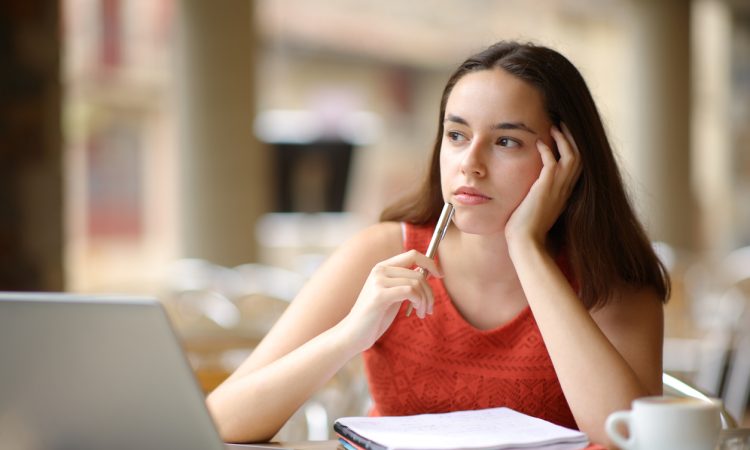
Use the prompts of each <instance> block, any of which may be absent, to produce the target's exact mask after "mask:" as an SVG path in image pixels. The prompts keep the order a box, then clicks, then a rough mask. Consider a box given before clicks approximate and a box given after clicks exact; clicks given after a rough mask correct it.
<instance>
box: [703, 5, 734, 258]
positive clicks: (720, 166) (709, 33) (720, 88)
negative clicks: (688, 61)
mask: <svg viewBox="0 0 750 450" xmlns="http://www.w3.org/2000/svg"><path fill="white" fill-rule="evenodd" d="M693 27H694V28H693V29H694V30H695V33H693V49H694V53H693V55H694V60H693V77H694V78H693V80H694V83H693V86H694V88H693V95H694V103H693V127H692V131H693V149H694V150H693V155H694V158H695V159H694V160H693V173H694V174H695V180H696V186H699V188H698V189H696V195H697V198H698V201H699V204H700V206H701V211H702V213H703V214H702V218H701V223H702V234H703V239H704V242H705V243H706V244H707V246H708V248H709V249H710V250H711V251H712V253H714V254H715V255H722V254H724V253H725V252H728V251H730V250H732V247H733V246H734V245H735V238H736V232H735V230H734V224H735V223H736V222H735V220H734V219H735V217H734V208H733V207H734V205H733V202H732V200H733V199H734V198H735V193H734V192H733V191H734V187H735V186H737V180H736V179H735V176H734V174H735V173H737V172H736V171H735V168H734V167H733V162H734V161H733V160H734V158H733V149H732V115H731V104H732V98H731V70H732V56H731V54H732V27H733V26H732V11H731V8H730V5H729V4H728V3H727V2H726V1H724V0H697V1H694V2H693Z"/></svg>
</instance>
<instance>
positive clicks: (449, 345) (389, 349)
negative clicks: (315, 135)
mask: <svg viewBox="0 0 750 450" xmlns="http://www.w3.org/2000/svg"><path fill="white" fill-rule="evenodd" d="M444 202H450V203H452V204H453V205H454V206H455V214H454V217H453V223H452V224H451V226H450V227H449V229H448V231H447V233H446V235H445V238H444V239H443V241H442V243H441V245H440V247H439V250H438V255H437V258H436V259H435V260H431V259H429V258H427V257H426V256H425V255H424V252H425V250H426V247H427V244H428V242H429V239H430V237H431V235H432V231H433V229H434V226H435V222H436V221H437V218H438V215H439V214H440V211H441V209H442V206H443V204H444ZM415 267H422V268H424V269H426V271H427V276H426V277H425V276H423V275H421V274H420V273H419V272H418V271H416V270H414V268H415ZM668 295H669V280H668V277H667V274H666V272H665V270H664V267H663V266H662V264H661V263H660V262H659V260H658V259H657V257H656V256H655V254H654V252H653V251H652V249H651V246H650V243H649V241H648V239H647V237H646V236H645V234H644V232H643V230H642V228H641V226H640V225H639V223H638V221H637V219H636V218H635V215H634V213H633V211H632V208H631V206H630V205H629V203H628V199H627V196H626V194H625V190H624V188H623V184H622V181H621V177H620V175H619V172H618V169H617V166H616V163H615V159H614V156H613V153H612V149H611V147H610V145H609V143H608V141H607V137H606V135H605V132H604V128H603V126H602V123H601V119H600V117H599V114H598V112H597V109H596V106H595V105H594V102H593V99H592V97H591V94H590V92H589V91H588V88H587V87H586V84H585V82H584V80H583V78H582V77H581V75H580V74H579V72H578V71H577V70H576V68H575V67H574V66H573V65H572V64H571V63H570V62H569V61H568V60H567V59H565V58H564V57H563V56H562V55H560V54H559V53H557V52H555V51H553V50H550V49H548V48H545V47H541V46H534V45H528V44H519V43H514V42H500V43H498V44H495V45H493V46H491V47H489V48H488V49H486V50H485V51H482V52H481V53H478V54H476V55H474V56H471V57H470V58H469V59H467V60H466V61H465V62H464V63H463V64H462V65H461V66H460V67H459V68H458V69H457V70H456V71H455V73H454V74H453V75H452V76H451V77H450V79H449V81H448V83H447V85H446V87H445V90H444V92H443V97H442V102H441V105H440V116H439V123H438V135H437V139H436V142H435V146H434V151H433V155H432V160H431V164H430V169H429V174H428V177H427V178H426V180H425V182H424V184H423V185H422V187H421V189H420V190H419V191H418V192H416V193H415V195H413V196H412V197H410V198H408V199H406V200H402V201H401V202H399V203H397V204H395V205H394V206H392V207H390V208H388V209H387V210H386V211H385V212H384V213H383V216H382V222H380V223H378V224H376V225H374V226H372V227H370V228H367V229H366V230H364V231H363V232H361V233H360V234H359V235H357V236H356V237H354V238H353V239H352V240H351V241H350V242H348V243H347V244H345V245H344V246H343V247H342V248H341V249H339V250H337V251H336V252H335V253H334V254H333V255H332V256H331V257H330V258H329V260H328V261H327V262H326V263H325V264H324V265H323V266H322V267H321V268H320V270H319V271H318V272H317V273H316V275H315V276H313V277H312V278H311V279H310V281H309V282H308V283H307V285H306V286H305V288H304V289H303V290H302V291H301V292H300V294H299V296H298V297H297V298H296V299H295V300H294V302H292V303H291V305H290V306H289V308H288V310H287V311H286V312H285V313H284V315H283V316H282V317H281V319H280V320H279V321H278V322H277V323H276V325H275V326H274V328H273V329H272V330H271V331H270V333H269V334H268V336H266V338H265V339H264V340H263V342H262V343H261V344H260V345H259V346H258V348H257V349H255V350H254V351H253V353H252V354H251V355H250V357H249V358H248V360H247V361H245V362H244V363H243V364H242V366H241V367H240V368H239V369H238V370H237V371H236V372H235V373H234V374H232V375H231V376H230V377H229V378H228V379H227V380H226V381H225V382H224V383H223V384H222V385H221V386H220V387H219V388H217V389H216V390H215V391H214V392H213V393H212V394H211V395H210V396H209V398H208V405H209V408H210V410H211V412H212V413H213V415H214V418H215V419H216V421H217V423H218V426H219V429H220V432H221V434H222V436H223V437H224V438H225V439H226V440H229V441H263V440H268V439H270V438H271V437H272V436H273V435H274V434H275V433H276V432H277V431H278V430H279V428H280V427H281V426H282V425H283V424H284V423H285V421H286V420H287V419H288V418H289V417H290V416H291V414H292V413H293V412H294V411H296V409H297V408H298V407H299V406H301V405H302V404H303V403H304V402H305V401H306V400H307V399H308V398H309V397H310V396H311V395H312V394H313V393H314V392H315V391H316V390H317V389H318V388H320V387H321V386H322V385H323V384H324V383H325V382H326V381H328V380H329V379H330V378H331V377H332V376H333V375H334V374H335V373H336V371H337V370H338V369H339V368H341V367H342V366H343V365H344V364H345V363H346V362H347V361H348V360H349V359H350V358H352V357H353V356H355V355H357V354H359V353H361V352H364V361H365V367H366V371H367V375H368V382H369V386H370V390H371V394H372V397H373V401H374V408H373V411H372V412H371V413H372V414H375V415H406V414H415V413H425V412H444V411H452V410H464V409H478V408H488V407H495V406H508V407H511V408H513V409H516V410H518V411H521V412H524V413H526V414H530V415H534V416H537V417H541V418H543V419H546V420H550V421H552V422H555V423H558V424H561V425H564V426H567V427H575V428H579V429H580V430H582V431H584V432H585V433H587V434H588V435H589V437H590V439H591V440H592V441H593V442H598V443H605V442H606V437H605V433H604V426H603V424H604V421H605V419H606V417H607V415H608V414H609V413H611V412H612V411H615V410H618V409H626V408H628V407H629V405H630V402H631V401H632V400H633V399H634V398H636V397H641V396H645V395H654V394H660V393H661V372H662V364H661V358H662V334H663V309H662V304H663V302H664V301H666V299H667V297H668ZM409 304H411V305H412V306H413V308H414V310H415V312H416V314H412V315H411V316H407V315H406V309H407V307H408V305H409Z"/></svg>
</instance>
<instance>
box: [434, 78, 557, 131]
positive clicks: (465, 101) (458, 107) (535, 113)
mask: <svg viewBox="0 0 750 450" xmlns="http://www.w3.org/2000/svg"><path fill="white" fill-rule="evenodd" d="M445 113H446V116H447V115H449V114H450V115H453V116H459V117H462V118H463V119H464V120H466V121H467V122H468V121H471V119H472V118H474V119H481V118H486V119H491V120H501V119H502V120H532V119H535V121H536V120H543V119H547V120H548V117H547V113H546V109H545V107H544V104H543V101H542V95H541V93H540V92H539V91H538V89H537V88H536V87H534V86H533V85H531V84H530V83H528V82H526V81H524V80H522V79H520V78H518V77H516V76H514V75H511V74H509V73H508V72H506V71H504V70H502V69H488V70H481V71H477V72H470V73H468V74H466V75H464V76H463V77H462V78H461V79H460V80H458V82H457V83H456V85H455V86H454V87H453V89H452V91H451V93H450V95H449V96H448V101H447V103H446V110H445Z"/></svg>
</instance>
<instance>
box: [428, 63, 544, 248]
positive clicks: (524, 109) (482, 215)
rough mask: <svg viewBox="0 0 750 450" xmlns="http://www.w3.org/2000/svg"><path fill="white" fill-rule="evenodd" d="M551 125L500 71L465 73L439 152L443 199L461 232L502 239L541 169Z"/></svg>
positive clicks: (536, 101)
mask: <svg viewBox="0 0 750 450" xmlns="http://www.w3.org/2000/svg"><path fill="white" fill-rule="evenodd" d="M551 126H552V122H551V121H550V119H549V117H548V116H547V113H546V111H545V108H544V104H543V102H542V96H541V94H540V93H539V92H538V91H537V89H536V88H534V87H533V86H532V85H530V84H528V83H527V82H525V81H523V80H521V79H519V78H517V77H515V76H513V75H511V74H509V73H507V72H505V71H504V70H502V69H490V70H482V71H478V72H471V73H469V74H467V75H465V76H464V77H463V78H461V79H460V80H459V81H458V83H456V85H455V86H454V87H453V91H452V92H451V94H450V95H449V97H448V101H447V103H446V107H445V117H444V118H443V128H444V130H443V137H442V143H441V147H440V180H441V185H442V192H443V198H444V199H445V201H447V202H451V203H453V206H454V207H455V208H456V212H455V216H454V223H455V224H456V226H457V227H458V228H459V229H460V230H462V231H464V232H467V233H474V234H493V233H502V232H503V230H504V229H505V224H506V222H507V221H508V218H509V217H510V215H511V214H512V213H513V211H514V210H515V209H516V207H517V206H518V205H519V204H520V203H521V201H522V200H523V199H524V197H525V196H526V193H528V191H529V189H530V188H531V185H532V184H533V183H534V181H536V179H537V178H538V176H539V172H540V171H541V168H542V160H541V157H540V155H539V151H538V150H537V147H536V141H537V139H541V140H542V141H544V142H545V143H546V144H547V145H549V146H550V147H551V148H554V147H553V140H552V138H551V135H550V127H551Z"/></svg>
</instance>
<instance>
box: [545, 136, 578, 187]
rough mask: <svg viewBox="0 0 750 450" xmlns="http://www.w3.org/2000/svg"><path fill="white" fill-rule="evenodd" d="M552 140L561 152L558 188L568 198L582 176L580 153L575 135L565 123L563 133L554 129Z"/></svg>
mask: <svg viewBox="0 0 750 450" xmlns="http://www.w3.org/2000/svg"><path fill="white" fill-rule="evenodd" d="M552 138H553V139H554V140H555V143H556V144H557V149H558V151H559V152H560V160H559V161H557V168H556V171H557V172H559V175H558V176H557V177H556V178H557V183H556V185H557V186H556V188H557V190H558V191H559V192H560V193H562V194H563V195H564V196H566V197H567V196H568V195H569V194H570V192H571V191H572V189H573V186H575V183H576V181H577V180H578V178H579V176H580V174H581V170H582V168H581V158H580V152H579V150H578V146H577V144H576V142H575V140H574V139H573V135H572V134H571V133H570V130H569V129H568V127H567V126H566V125H565V124H564V123H563V124H562V131H561V130H560V129H558V128H557V127H554V126H553V127H552Z"/></svg>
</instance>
